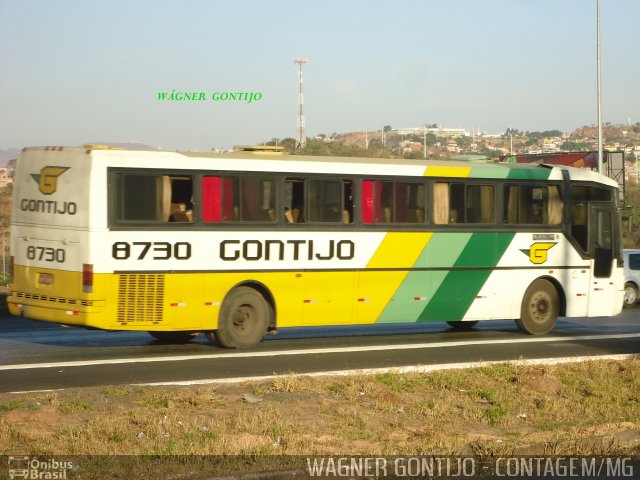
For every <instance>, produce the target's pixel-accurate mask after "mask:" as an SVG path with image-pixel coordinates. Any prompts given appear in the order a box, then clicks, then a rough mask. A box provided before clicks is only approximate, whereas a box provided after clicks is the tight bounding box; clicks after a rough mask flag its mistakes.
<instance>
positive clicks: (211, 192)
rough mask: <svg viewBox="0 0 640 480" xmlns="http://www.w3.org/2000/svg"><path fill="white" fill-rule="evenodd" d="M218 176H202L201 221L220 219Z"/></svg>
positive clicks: (217, 220)
mask: <svg viewBox="0 0 640 480" xmlns="http://www.w3.org/2000/svg"><path fill="white" fill-rule="evenodd" d="M220 198H221V197H220V177H203V178H202V221H203V222H219V221H221V210H220Z"/></svg>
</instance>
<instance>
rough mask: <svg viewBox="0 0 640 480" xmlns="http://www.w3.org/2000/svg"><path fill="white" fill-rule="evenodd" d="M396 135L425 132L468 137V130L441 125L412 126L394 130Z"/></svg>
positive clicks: (442, 135) (436, 134) (469, 134)
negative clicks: (435, 126)
mask: <svg viewBox="0 0 640 480" xmlns="http://www.w3.org/2000/svg"><path fill="white" fill-rule="evenodd" d="M396 132H397V133H398V135H422V134H424V133H425V132H426V133H433V134H434V135H435V136H436V137H470V136H471V133H469V130H465V129H464V128H442V127H437V128H433V127H428V128H425V127H414V128H398V129H397V130H396Z"/></svg>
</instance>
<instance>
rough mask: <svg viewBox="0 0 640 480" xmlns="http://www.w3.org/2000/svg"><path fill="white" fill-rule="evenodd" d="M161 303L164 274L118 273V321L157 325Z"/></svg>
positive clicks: (123, 323) (160, 316)
mask: <svg viewBox="0 0 640 480" xmlns="http://www.w3.org/2000/svg"><path fill="white" fill-rule="evenodd" d="M163 303H164V275H155V274H122V275H119V279H118V323H120V324H122V325H129V324H136V323H146V324H150V325H158V324H159V323H161V322H162V318H163Z"/></svg>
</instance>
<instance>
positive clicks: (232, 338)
mask: <svg viewBox="0 0 640 480" xmlns="http://www.w3.org/2000/svg"><path fill="white" fill-rule="evenodd" d="M272 316H273V309H272V308H271V305H270V304H269V303H268V302H267V301H266V300H265V298H264V297H263V296H262V295H261V294H260V292H258V291H257V290H254V289H253V288H249V287H237V288H234V289H233V290H232V291H231V293H229V294H228V295H227V297H226V298H225V299H224V301H223V302H222V307H221V308H220V319H219V321H218V329H217V330H214V331H213V332H208V333H207V334H206V335H207V338H208V339H209V341H210V342H212V343H217V344H218V345H220V346H222V347H226V348H250V347H253V346H254V345H257V344H258V343H260V341H261V340H262V337H264V335H265V333H267V327H268V326H269V324H270V323H271V317H272Z"/></svg>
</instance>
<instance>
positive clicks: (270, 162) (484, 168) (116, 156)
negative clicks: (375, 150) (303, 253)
mask: <svg viewBox="0 0 640 480" xmlns="http://www.w3.org/2000/svg"><path fill="white" fill-rule="evenodd" d="M92 147H96V146H94V145H85V146H84V147H59V146H56V147H26V148H24V149H23V150H22V151H23V152H25V153H26V152H33V153H36V152H63V151H64V152H73V153H74V154H78V153H84V154H86V155H91V157H93V158H95V159H96V160H99V159H104V161H105V162H106V163H107V164H108V165H109V166H118V167H137V168H150V167H151V168H165V169H166V168H171V169H176V170H181V169H194V170H199V169H202V170H208V169H214V170H223V171H256V172H257V171H262V172H264V171H269V172H292V173H295V172H299V173H331V174H352V175H367V174H370V175H389V176H393V175H406V176H428V177H461V178H487V179H489V178H504V179H514V180H516V179H531V180H561V179H562V174H561V170H566V171H569V172H570V178H571V179H572V180H577V181H591V182H598V183H603V184H606V185H610V186H613V187H618V184H617V182H615V181H614V180H612V179H610V178H609V177H606V176H604V175H600V174H598V173H597V172H593V171H590V170H587V169H582V168H572V167H566V166H562V165H547V164H517V163H516V164H514V163H478V162H467V161H459V160H428V159H406V158H369V157H331V156H311V155H284V154H277V153H276V152H274V151H265V152H264V153H263V152H260V151H255V150H254V151H250V152H247V151H235V152H229V153H213V152H207V153H200V152H173V151H160V150H126V149H115V148H114V149H112V148H104V146H102V145H100V146H97V147H98V148H92ZM177 157H180V158H181V159H182V161H176V160H177ZM188 159H191V160H192V161H189V160H188ZM150 160H153V161H154V164H153V165H150V164H149V161H150Z"/></svg>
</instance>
